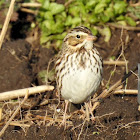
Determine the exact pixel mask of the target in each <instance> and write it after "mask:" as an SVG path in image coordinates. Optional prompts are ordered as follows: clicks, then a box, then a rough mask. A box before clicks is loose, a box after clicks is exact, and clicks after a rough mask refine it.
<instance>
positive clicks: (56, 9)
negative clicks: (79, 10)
mask: <svg viewBox="0 0 140 140" xmlns="http://www.w3.org/2000/svg"><path fill="white" fill-rule="evenodd" d="M49 10H50V11H51V13H52V15H56V14H58V13H61V12H63V11H64V10H65V7H64V5H62V4H57V3H54V2H52V3H50V7H49Z"/></svg>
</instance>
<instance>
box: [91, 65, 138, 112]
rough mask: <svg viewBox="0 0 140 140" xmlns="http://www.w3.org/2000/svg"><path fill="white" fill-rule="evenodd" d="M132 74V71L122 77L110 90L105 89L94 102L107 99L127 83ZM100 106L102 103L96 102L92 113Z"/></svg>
mask: <svg viewBox="0 0 140 140" xmlns="http://www.w3.org/2000/svg"><path fill="white" fill-rule="evenodd" d="M137 68H138V67H137V66H136V67H135V68H134V70H133V71H135V70H137ZM131 74H132V72H131V71H129V72H128V74H126V75H124V77H122V78H121V79H120V80H119V81H117V82H116V83H115V84H114V85H113V86H111V87H110V88H109V89H108V90H107V89H105V90H104V91H103V92H102V93H101V94H100V95H99V96H98V97H97V98H95V99H94V100H93V102H95V101H97V100H98V99H100V98H102V99H103V98H106V97H108V96H109V95H110V93H111V92H112V91H114V90H115V89H116V88H117V87H118V86H120V85H121V84H123V83H124V82H125V80H126V79H127V78H128V77H129V76H130V75H131ZM99 104H100V102H95V103H94V105H93V107H92V112H93V111H94V110H95V109H96V107H97V106H98V105H99Z"/></svg>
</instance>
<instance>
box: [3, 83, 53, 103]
mask: <svg viewBox="0 0 140 140" xmlns="http://www.w3.org/2000/svg"><path fill="white" fill-rule="evenodd" d="M53 89H54V87H53V86H47V85H42V86H37V87H30V88H25V89H19V90H13V91H8V92H3V93H0V101H4V100H9V99H14V98H18V97H23V96H25V95H26V91H27V90H28V91H29V95H32V94H36V93H40V92H45V91H51V90H53Z"/></svg>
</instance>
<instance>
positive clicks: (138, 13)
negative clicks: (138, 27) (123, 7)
mask: <svg viewBox="0 0 140 140" xmlns="http://www.w3.org/2000/svg"><path fill="white" fill-rule="evenodd" d="M128 11H129V12H131V13H132V14H133V15H134V16H136V17H137V18H138V19H140V6H135V7H128Z"/></svg>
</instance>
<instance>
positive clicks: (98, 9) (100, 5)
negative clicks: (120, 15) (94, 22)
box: [94, 2, 107, 14]
mask: <svg viewBox="0 0 140 140" xmlns="http://www.w3.org/2000/svg"><path fill="white" fill-rule="evenodd" d="M106 6H107V4H106V3H102V2H100V3H98V4H97V5H96V7H95V9H94V11H95V14H99V13H101V12H103V11H104V8H105V7H106Z"/></svg>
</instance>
